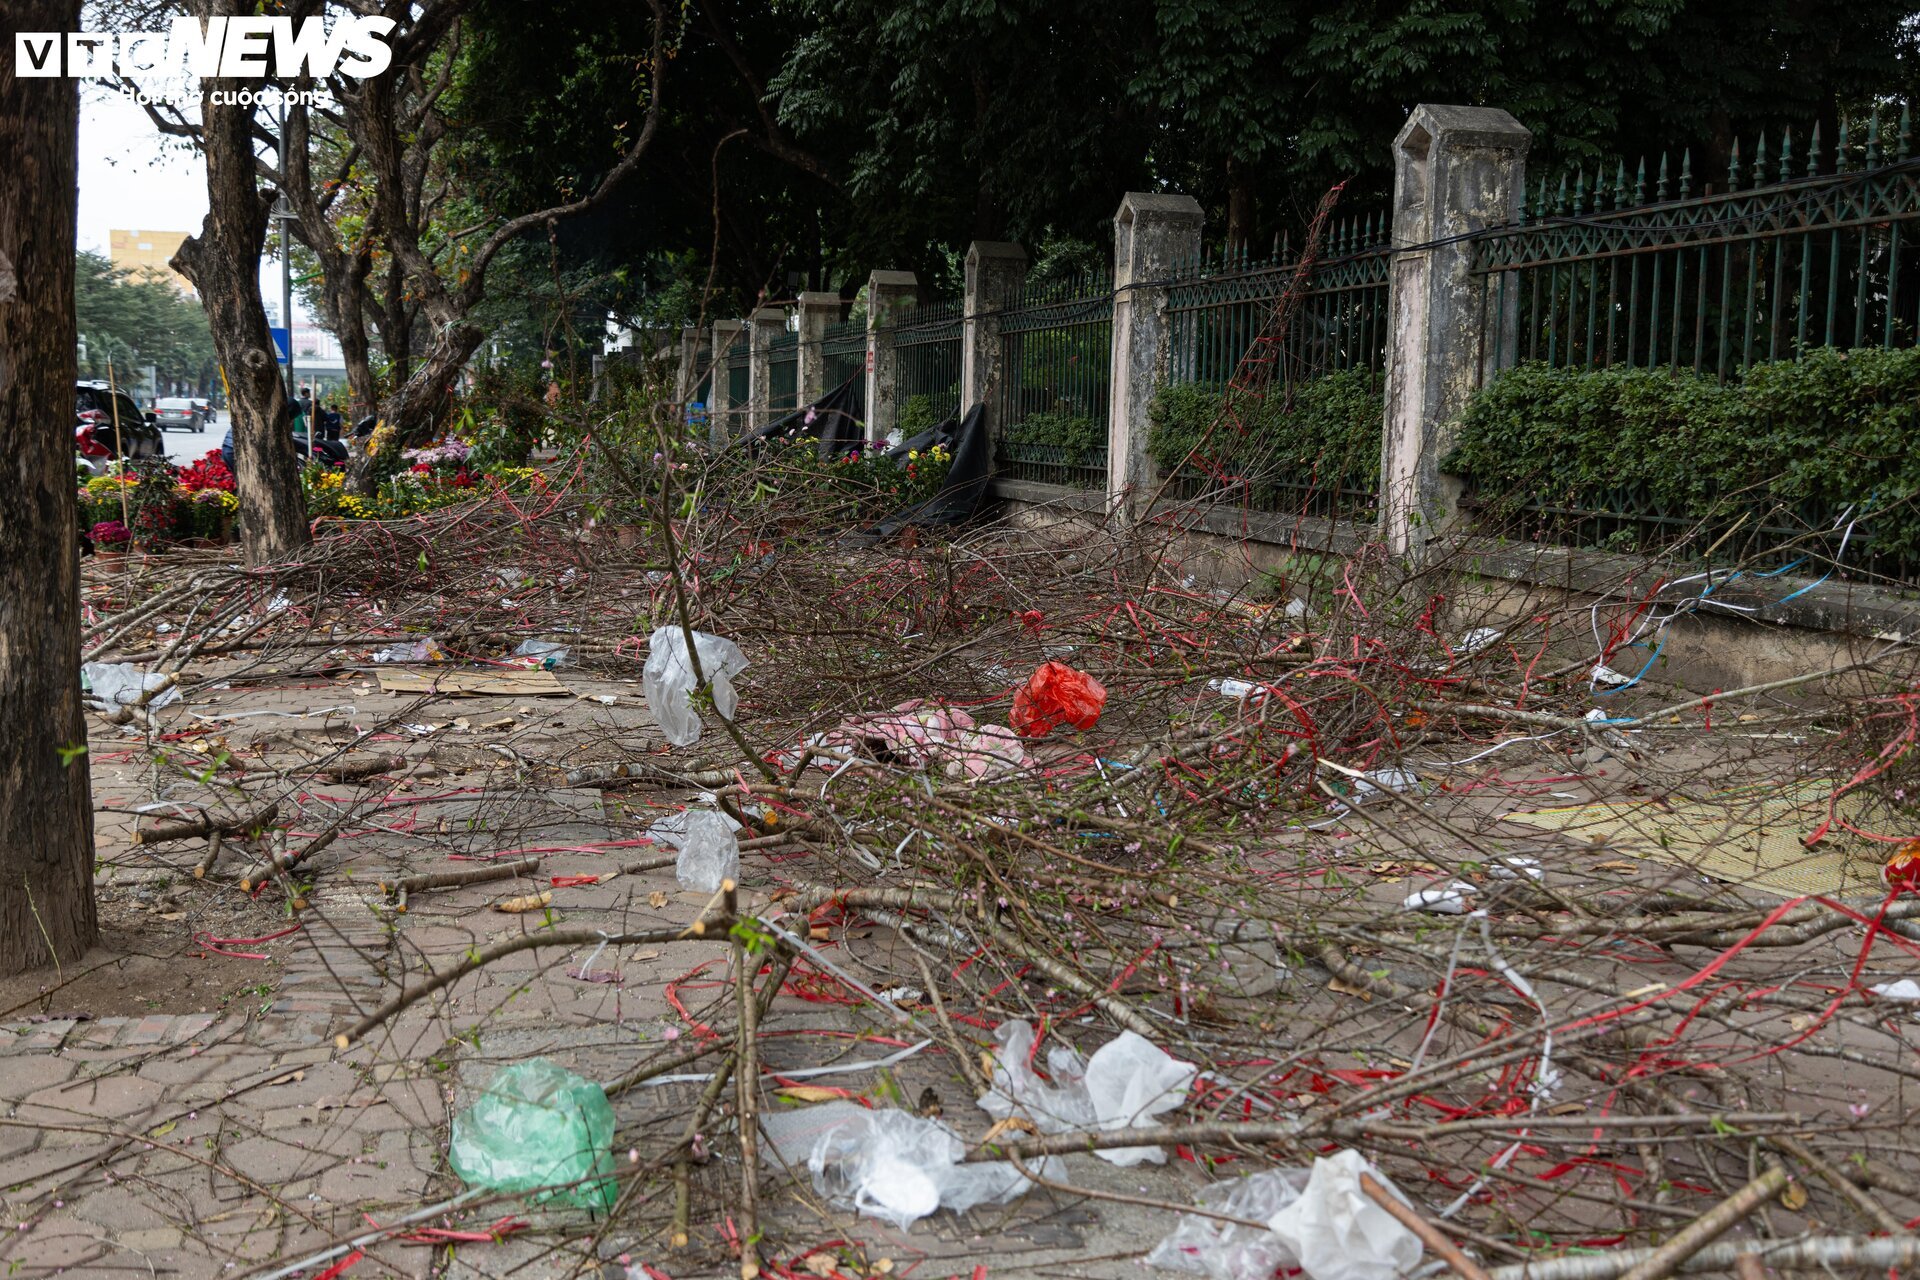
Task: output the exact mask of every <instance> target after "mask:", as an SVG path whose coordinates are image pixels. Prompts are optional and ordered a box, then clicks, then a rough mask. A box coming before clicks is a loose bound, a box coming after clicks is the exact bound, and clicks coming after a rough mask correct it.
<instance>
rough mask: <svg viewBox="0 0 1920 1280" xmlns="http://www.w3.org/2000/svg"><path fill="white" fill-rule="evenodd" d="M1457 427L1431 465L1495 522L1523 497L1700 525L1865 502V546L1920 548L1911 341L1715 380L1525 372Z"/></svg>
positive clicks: (1919, 425)
mask: <svg viewBox="0 0 1920 1280" xmlns="http://www.w3.org/2000/svg"><path fill="white" fill-rule="evenodd" d="M1458 426H1459V434H1458V436H1457V438H1456V443H1455V446H1454V448H1453V450H1452V451H1451V452H1450V453H1449V454H1448V455H1447V457H1446V458H1445V459H1443V460H1442V463H1441V466H1442V469H1443V470H1446V471H1448V472H1450V473H1452V474H1454V475H1458V476H1464V477H1466V478H1468V479H1470V480H1471V481H1473V482H1474V484H1475V485H1476V487H1477V489H1478V491H1479V496H1480V499H1481V500H1482V501H1483V502H1485V503H1487V504H1488V507H1489V510H1490V513H1491V514H1493V515H1495V516H1499V515H1501V514H1503V513H1510V512H1512V511H1515V510H1517V509H1519V507H1521V506H1522V505H1524V504H1525V503H1526V502H1528V501H1529V500H1530V499H1540V500H1543V501H1546V502H1551V503H1557V504H1562V505H1566V506H1600V505H1602V495H1605V494H1607V493H1611V492H1618V491H1623V490H1625V491H1633V492H1637V493H1640V494H1643V495H1645V497H1646V498H1648V499H1650V500H1651V501H1653V502H1655V503H1658V504H1659V505H1660V506H1662V507H1664V508H1666V509H1667V511H1668V513H1669V514H1673V515H1679V516H1684V517H1686V518H1688V519H1692V520H1703V521H1711V520H1714V519H1715V518H1717V517H1725V516H1726V515H1728V514H1730V513H1733V512H1738V511H1742V510H1748V509H1752V508H1755V507H1769V506H1773V505H1776V504H1778V505H1780V506H1784V507H1788V508H1794V509H1800V510H1802V511H1804V512H1809V513H1819V512H1823V511H1824V512H1831V513H1832V515H1837V514H1838V513H1839V511H1840V510H1841V509H1842V508H1844V507H1845V506H1846V505H1847V504H1849V503H1870V506H1869V507H1868V510H1869V512H1870V515H1869V519H1868V520H1866V521H1864V522H1863V524H1862V529H1863V531H1864V532H1866V533H1868V534H1870V536H1871V538H1872V542H1873V548H1874V551H1875V553H1876V554H1878V555H1883V556H1897V557H1900V558H1903V559H1914V558H1916V553H1917V552H1920V510H1916V504H1914V503H1913V502H1912V501H1911V499H1912V498H1913V496H1914V495H1915V494H1916V493H1920V350H1914V349H1905V350H1887V349H1883V348H1861V349H1857V350H1853V351H1840V350H1836V349H1834V348H1831V347H1822V348H1818V349H1815V350H1813V351H1809V352H1808V353H1806V355H1805V356H1803V357H1802V358H1801V359H1798V360H1782V361H1776V362H1773V363H1768V364H1758V365H1754V366H1753V367H1752V368H1751V369H1749V370H1748V371H1747V374H1746V377H1745V378H1744V379H1743V380H1742V381H1740V382H1737V383H1729V384H1726V385H1721V384H1719V383H1717V382H1715V381H1714V380H1713V379H1711V378H1706V377H1700V376H1697V375H1695V374H1692V373H1669V372H1667V371H1665V370H1647V369H1555V368H1549V367H1547V366H1545V365H1539V364H1529V365H1520V366H1518V367H1516V368H1513V369H1508V370H1506V371H1504V372H1502V373H1501V374H1500V375H1499V376H1497V377H1495V378H1494V379H1493V380H1492V381H1491V382H1490V383H1489V384H1488V385H1487V386H1486V387H1485V389H1483V390H1482V391H1481V392H1480V393H1479V394H1478V395H1476V396H1475V397H1474V398H1473V400H1472V402H1471V403H1470V404H1469V405H1468V406H1467V409H1466V412H1465V413H1464V414H1462V415H1461V419H1460V422H1459V424H1458ZM1816 518H1817V515H1816ZM1828 518H1832V516H1829V517H1828Z"/></svg>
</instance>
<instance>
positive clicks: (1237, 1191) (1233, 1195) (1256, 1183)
mask: <svg viewBox="0 0 1920 1280" xmlns="http://www.w3.org/2000/svg"><path fill="white" fill-rule="evenodd" d="M1306 1185H1307V1171H1306V1170H1305V1169H1267V1170H1264V1171H1262V1172H1260V1173H1256V1174H1254V1175H1252V1176H1251V1177H1247V1178H1242V1179H1240V1180H1239V1181H1237V1182H1217V1183H1215V1184H1214V1185H1212V1186H1210V1187H1207V1188H1206V1189H1204V1190H1203V1191H1201V1192H1200V1195H1199V1197H1198V1199H1199V1202H1200V1207H1201V1208H1202V1209H1211V1210H1213V1211H1214V1212H1215V1213H1224V1214H1227V1215H1229V1216H1231V1217H1235V1218H1250V1219H1252V1220H1253V1221H1255V1222H1265V1221H1267V1220H1268V1219H1269V1218H1271V1217H1273V1215H1274V1214H1276V1213H1278V1212H1280V1210H1282V1209H1284V1208H1286V1207H1287V1206H1288V1205H1290V1204H1292V1203H1293V1202H1294V1201H1295V1200H1298V1199H1299V1198H1300V1189H1301V1188H1302V1187H1304V1186H1306ZM1147 1265H1148V1266H1153V1267H1163V1268H1165V1269H1166V1270H1168V1271H1184V1272H1186V1273H1187V1274H1188V1275H1195V1276H1207V1277H1210V1280H1271V1278H1272V1276H1273V1274H1274V1272H1276V1271H1279V1270H1281V1269H1282V1268H1286V1269H1288V1270H1291V1269H1293V1268H1294V1267H1296V1266H1298V1265H1299V1263H1298V1261H1297V1260H1296V1259H1295V1258H1294V1256H1293V1254H1292V1253H1290V1252H1289V1251H1288V1249H1287V1246H1286V1245H1284V1244H1281V1243H1280V1239H1279V1237H1278V1236H1276V1235H1274V1234H1273V1232H1271V1231H1269V1230H1267V1229H1266V1228H1264V1227H1258V1228H1256V1227H1243V1226H1241V1225H1239V1224H1238V1223H1234V1222H1221V1221H1220V1220H1219V1219H1218V1218H1202V1217H1199V1216H1198V1215H1195V1214H1186V1215H1183V1216H1182V1217H1181V1219H1180V1221H1179V1222H1178V1223H1176V1224H1175V1225H1174V1228H1173V1230H1172V1231H1169V1232H1168V1233H1167V1234H1166V1235H1165V1236H1164V1237H1162V1238H1161V1241H1160V1243H1159V1244H1157V1245H1155V1246H1154V1247H1153V1252H1152V1253H1149V1254H1148V1255H1147Z"/></svg>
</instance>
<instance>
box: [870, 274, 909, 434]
mask: <svg viewBox="0 0 1920 1280" xmlns="http://www.w3.org/2000/svg"><path fill="white" fill-rule="evenodd" d="M919 294H920V282H919V281H918V280H916V279H915V278H914V274H913V272H911V271H875V272H874V273H873V274H871V275H869V276H868V277H867V437H868V438H869V439H871V440H884V439H886V438H887V436H888V435H889V434H891V433H892V431H893V428H894V425H895V424H896V423H898V422H899V421H900V395H899V386H900V364H899V361H898V360H897V359H896V358H895V352H894V349H893V330H894V326H895V325H896V324H898V323H899V316H900V313H901V312H902V311H905V310H907V309H908V308H909V307H911V306H913V304H914V303H915V302H916V301H918V299H919Z"/></svg>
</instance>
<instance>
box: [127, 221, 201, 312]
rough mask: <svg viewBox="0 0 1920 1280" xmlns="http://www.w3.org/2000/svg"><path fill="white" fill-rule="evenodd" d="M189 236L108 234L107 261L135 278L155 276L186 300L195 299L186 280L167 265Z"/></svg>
mask: <svg viewBox="0 0 1920 1280" xmlns="http://www.w3.org/2000/svg"><path fill="white" fill-rule="evenodd" d="M191 234H192V232H188V231H140V230H133V231H120V230H112V231H109V232H107V257H108V258H109V259H110V260H111V261H112V262H113V265H114V266H116V267H119V268H120V269H121V270H122V271H126V272H129V273H131V274H133V275H135V276H142V275H155V276H158V277H159V278H161V279H162V280H165V281H166V282H167V283H168V284H170V285H172V286H173V287H174V288H176V289H178V290H179V291H180V292H181V293H182V294H184V295H186V296H187V297H189V298H191V297H195V296H197V295H196V294H195V293H194V291H193V286H192V285H191V284H189V283H187V278H186V277H185V276H183V275H181V274H180V273H179V272H178V271H175V270H174V269H173V268H172V267H170V266H168V265H167V264H168V262H170V261H171V260H172V259H173V255H174V254H176V253H178V252H179V251H180V242H181V241H183V240H185V239H186V238H187V237H188V236H189V235H191Z"/></svg>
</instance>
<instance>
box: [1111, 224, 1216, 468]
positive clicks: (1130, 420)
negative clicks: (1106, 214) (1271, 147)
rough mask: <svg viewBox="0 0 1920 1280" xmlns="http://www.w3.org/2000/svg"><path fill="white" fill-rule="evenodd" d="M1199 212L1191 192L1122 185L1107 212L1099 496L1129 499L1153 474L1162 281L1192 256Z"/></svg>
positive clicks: (1166, 335)
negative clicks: (1108, 269) (1152, 409)
mask: <svg viewBox="0 0 1920 1280" xmlns="http://www.w3.org/2000/svg"><path fill="white" fill-rule="evenodd" d="M1205 221H1206V216H1205V215H1204V214H1203V213H1202V212H1201V211H1200V202H1199V201H1197V200H1195V199H1194V198H1193V197H1192V196H1182V195H1160V194H1151V193H1148V192H1144V191H1129V192H1128V193H1127V194H1126V195H1125V196H1124V197H1123V198H1122V199H1121V201H1120V211H1119V212H1118V213H1116V214H1115V215H1114V217H1113V358H1112V361H1111V373H1110V375H1109V376H1110V379H1111V380H1110V383H1109V394H1108V397H1107V496H1108V499H1109V500H1110V501H1130V500H1131V497H1132V495H1137V494H1140V493H1143V492H1145V491H1146V490H1148V489H1149V488H1150V486H1151V485H1152V482H1153V463H1152V461H1151V460H1150V459H1149V458H1148V457H1147V407H1148V406H1149V405H1150V404H1151V403H1152V402H1153V393H1154V389H1155V388H1156V387H1158V386H1159V385H1160V383H1161V382H1163V381H1165V380H1166V376H1167V356H1168V351H1169V348H1170V345H1171V343H1170V339H1171V336H1172V330H1171V327H1170V325H1169V324H1168V320H1167V286H1166V281H1167V279H1168V278H1169V277H1171V276H1172V275H1173V272H1174V269H1175V268H1176V267H1178V266H1179V265H1180V264H1181V263H1183V262H1190V261H1192V260H1193V259H1195V258H1197V257H1199V256H1200V229H1201V227H1202V225H1204V223H1205Z"/></svg>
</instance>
